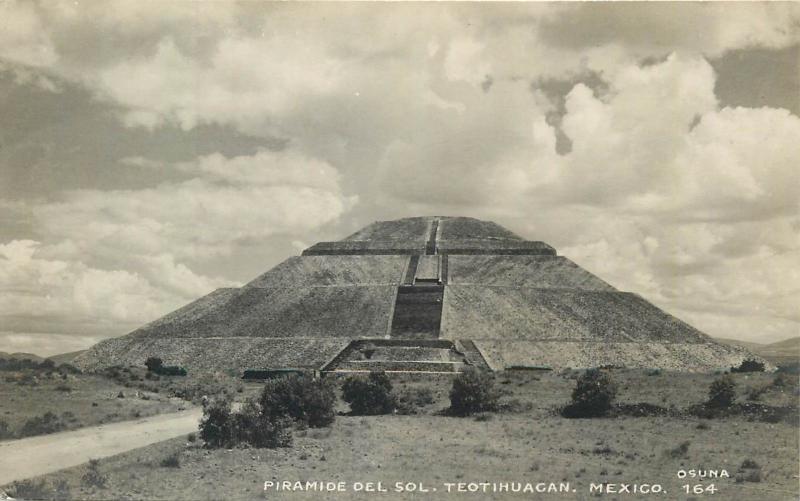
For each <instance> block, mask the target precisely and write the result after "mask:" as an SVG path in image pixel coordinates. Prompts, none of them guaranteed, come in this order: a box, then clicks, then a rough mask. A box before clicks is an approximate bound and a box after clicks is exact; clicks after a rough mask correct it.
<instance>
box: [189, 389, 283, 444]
mask: <svg viewBox="0 0 800 501" xmlns="http://www.w3.org/2000/svg"><path fill="white" fill-rule="evenodd" d="M291 425H292V421H291V419H290V418H288V417H287V416H281V415H270V414H268V413H265V412H264V411H263V409H262V407H261V406H260V405H259V404H258V403H257V402H254V401H248V402H247V403H246V404H245V405H244V407H243V408H242V410H241V411H240V412H236V413H234V412H231V403H230V400H227V399H222V400H217V401H215V402H213V403H211V404H210V405H207V406H206V407H205V409H204V410H203V420H202V421H201V422H200V438H202V439H203V440H204V441H205V443H206V445H207V446H208V447H212V448H218V447H234V446H236V445H241V444H248V445H251V446H253V447H269V448H275V447H288V446H290V445H291V444H292V431H291Z"/></svg>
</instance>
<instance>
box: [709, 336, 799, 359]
mask: <svg viewBox="0 0 800 501" xmlns="http://www.w3.org/2000/svg"><path fill="white" fill-rule="evenodd" d="M715 339H716V340H717V341H719V342H720V343H723V344H728V345H732V346H739V347H742V348H744V349H746V350H749V351H751V352H753V353H754V354H756V355H759V356H761V357H764V358H765V359H767V360H769V361H770V362H772V363H774V364H775V365H783V364H787V363H798V362H800V336H797V337H793V338H789V339H784V340H783V341H778V342H776V343H770V344H761V343H753V342H750V341H739V340H738V339H725V338H715Z"/></svg>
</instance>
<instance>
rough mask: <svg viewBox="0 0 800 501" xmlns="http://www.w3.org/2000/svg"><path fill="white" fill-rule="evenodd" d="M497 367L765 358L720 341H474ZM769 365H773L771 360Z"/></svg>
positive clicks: (714, 364)
mask: <svg viewBox="0 0 800 501" xmlns="http://www.w3.org/2000/svg"><path fill="white" fill-rule="evenodd" d="M473 341H474V343H475V345H476V346H478V347H479V348H480V349H481V351H482V352H483V354H484V355H485V356H486V357H487V359H488V360H487V361H488V362H489V364H490V365H491V366H492V368H493V369H495V370H503V369H505V368H508V367H512V366H520V367H531V366H538V367H549V368H552V369H565V368H572V369H583V368H590V367H600V366H603V365H614V366H619V367H627V368H630V369H649V368H653V369H664V370H674V371H683V372H709V371H714V370H719V369H730V368H731V367H732V366H739V364H741V362H742V361H743V360H745V359H748V358H750V359H757V360H760V361H762V362H765V361H764V360H762V359H760V358H759V357H756V356H754V355H752V354H751V353H749V352H747V351H745V350H743V349H741V348H736V347H733V346H727V345H722V344H717V343H692V344H689V343H672V344H670V343H604V342H581V341H576V342H561V341H540V342H536V341H514V340H511V341H496V340H473ZM766 365H767V367H770V368H771V365H770V364H769V363H766Z"/></svg>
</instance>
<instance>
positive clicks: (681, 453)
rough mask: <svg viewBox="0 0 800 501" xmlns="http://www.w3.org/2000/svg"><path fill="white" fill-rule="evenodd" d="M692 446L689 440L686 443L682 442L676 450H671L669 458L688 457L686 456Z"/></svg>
mask: <svg viewBox="0 0 800 501" xmlns="http://www.w3.org/2000/svg"><path fill="white" fill-rule="evenodd" d="M690 445H692V443H691V442H689V441H688V440H687V441H685V442H681V444H680V445H679V446H677V447H675V448H674V449H671V450H670V451H669V452H668V455H669V457H671V458H674V459H677V458H682V457H686V454H687V453H688V452H689V446H690Z"/></svg>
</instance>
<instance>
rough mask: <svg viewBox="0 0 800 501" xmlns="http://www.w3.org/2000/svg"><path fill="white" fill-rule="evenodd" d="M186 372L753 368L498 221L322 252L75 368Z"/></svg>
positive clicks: (390, 224)
mask: <svg viewBox="0 0 800 501" xmlns="http://www.w3.org/2000/svg"><path fill="white" fill-rule="evenodd" d="M149 356H158V357H161V358H162V359H163V360H164V363H166V364H169V365H180V366H183V367H186V368H187V369H188V370H189V371H216V370H219V371H236V372H239V373H242V372H243V371H244V370H247V369H276V368H303V369H309V370H324V371H334V372H352V371H372V370H387V371H412V372H444V373H454V372H458V371H460V370H462V369H463V368H464V367H466V366H476V367H480V368H483V369H492V370H503V369H507V368H510V367H547V368H552V369H558V368H563V367H571V368H580V367H595V366H602V365H615V366H623V367H632V368H633V367H636V368H644V367H647V368H663V369H671V370H681V371H707V370H714V369H720V368H727V367H730V366H732V365H738V364H739V363H740V362H741V361H742V360H743V359H745V358H756V357H754V356H753V355H751V354H750V353H748V352H747V351H745V350H744V349H742V348H738V347H732V346H726V345H722V344H719V343H717V342H715V341H714V340H712V339H711V338H710V337H708V336H706V335H705V334H703V333H702V332H700V331H698V330H697V329H695V328H693V327H692V326H690V325H688V324H686V323H685V322H682V321H680V320H679V319H677V318H675V317H673V316H672V315H669V314H668V313H666V312H664V311H662V310H661V309H659V308H657V307H656V306H654V305H653V304H651V303H649V302H647V301H646V300H645V299H643V298H642V297H640V296H638V295H636V294H633V293H629V292H622V291H618V290H616V289H615V288H614V287H612V286H611V285H609V284H608V283H606V282H605V281H603V280H602V279H600V278H599V277H596V276H595V275H593V274H592V273H590V272H588V271H586V270H584V269H583V268H581V267H580V266H578V265H577V264H575V263H574V262H572V261H570V260H569V259H567V258H565V257H563V256H558V255H557V253H556V251H555V249H553V248H552V247H551V246H549V245H548V244H546V243H544V242H537V241H528V240H524V239H522V238H521V237H520V236H518V235H515V234H514V233H512V232H510V231H508V230H506V229H505V228H503V227H502V226H499V225H497V224H495V223H493V222H491V221H480V220H477V219H473V218H461V217H437V216H430V217H415V218H406V219H399V220H396V221H379V222H375V223H372V224H370V225H368V226H366V227H364V228H363V229H361V230H359V231H358V232H356V233H354V234H352V235H350V236H349V237H347V238H345V239H343V240H340V241H337V242H320V243H317V244H315V245H313V246H311V247H310V248H308V249H306V250H305V251H303V253H302V255H300V256H294V257H290V258H288V259H287V260H285V261H284V262H282V263H280V264H279V265H277V266H275V267H274V268H272V269H271V270H268V271H267V272H265V273H264V274H262V275H260V276H258V277H256V278H255V279H254V280H252V281H251V282H249V283H248V284H246V285H245V286H244V287H241V288H232V289H219V290H217V291H214V292H212V293H211V294H209V295H207V296H205V297H202V298H200V299H198V300H197V301H194V302H192V303H190V304H189V305H187V306H185V307H183V308H180V309H178V310H176V311H175V312H173V313H170V314H168V315H165V316H164V317H162V318H160V319H158V320H155V321H154V322H151V323H149V324H147V325H145V326H143V327H141V328H139V329H137V330H135V331H134V332H132V333H130V334H128V335H126V336H122V337H120V338H115V339H109V340H106V341H103V342H101V343H99V344H98V345H96V346H94V347H93V348H91V349H90V350H88V351H87V352H86V353H83V354H81V355H80V356H79V357H78V358H76V360H75V363H76V364H77V365H79V366H81V367H83V368H84V369H99V368H102V367H104V366H111V365H141V364H142V363H144V360H145V359H146V358H147V357H149Z"/></svg>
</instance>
